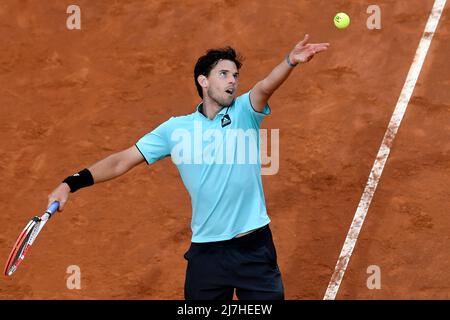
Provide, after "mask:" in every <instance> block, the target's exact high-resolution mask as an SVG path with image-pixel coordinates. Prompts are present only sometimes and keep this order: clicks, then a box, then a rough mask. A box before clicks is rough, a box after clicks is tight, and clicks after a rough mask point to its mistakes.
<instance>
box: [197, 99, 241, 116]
mask: <svg viewBox="0 0 450 320" xmlns="http://www.w3.org/2000/svg"><path fill="white" fill-rule="evenodd" d="M235 101H236V99H234V100H233V102H232V103H231V104H230V106H229V107H225V108H222V109H221V110H220V111H219V112H218V113H217V115H219V114H220V115H224V114H225V113H227V109H229V108H230V109H231V107H233V105H234V103H235ZM200 108H203V102H200V103H199V104H198V105H197V107H196V108H195V109H196V112H195V113H196V114H197V115H199V116H202V117H204V118H206V116H205V115H203V113H201V112H200V110H201V109H200ZM228 111H229V110H228ZM217 115H216V117H217Z"/></svg>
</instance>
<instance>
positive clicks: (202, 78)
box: [197, 74, 208, 89]
mask: <svg viewBox="0 0 450 320" xmlns="http://www.w3.org/2000/svg"><path fill="white" fill-rule="evenodd" d="M197 81H198V83H199V84H200V86H201V87H202V88H205V89H206V88H207V87H208V78H207V77H206V76H204V75H202V74H201V75H199V76H198V77H197Z"/></svg>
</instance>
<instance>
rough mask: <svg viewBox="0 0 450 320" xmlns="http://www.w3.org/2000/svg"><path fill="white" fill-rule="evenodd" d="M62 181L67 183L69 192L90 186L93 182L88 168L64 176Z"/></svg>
mask: <svg viewBox="0 0 450 320" xmlns="http://www.w3.org/2000/svg"><path fill="white" fill-rule="evenodd" d="M63 182H65V183H67V184H68V185H69V188H70V192H75V191H77V190H78V189H81V188H84V187H89V186H92V185H93V184H94V177H92V174H91V172H90V171H89V170H88V169H83V170H81V171H80V172H78V173H75V174H74V175H73V176H69V177H67V178H65V179H64V181H63Z"/></svg>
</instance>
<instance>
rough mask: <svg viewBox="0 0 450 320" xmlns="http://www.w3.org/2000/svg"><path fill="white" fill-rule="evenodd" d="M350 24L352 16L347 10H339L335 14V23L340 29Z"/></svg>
mask: <svg viewBox="0 0 450 320" xmlns="http://www.w3.org/2000/svg"><path fill="white" fill-rule="evenodd" d="M349 24H350V17H349V16H348V14H346V13H345V12H339V13H338V14H336V15H335V16H334V25H335V26H336V28H338V29H345V28H347V27H348V25H349Z"/></svg>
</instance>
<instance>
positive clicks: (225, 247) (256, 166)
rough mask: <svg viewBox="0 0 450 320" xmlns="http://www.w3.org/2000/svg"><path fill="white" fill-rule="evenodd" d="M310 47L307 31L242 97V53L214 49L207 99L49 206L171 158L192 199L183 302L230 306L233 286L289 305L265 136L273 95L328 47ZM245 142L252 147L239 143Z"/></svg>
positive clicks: (204, 78)
mask: <svg viewBox="0 0 450 320" xmlns="http://www.w3.org/2000/svg"><path fill="white" fill-rule="evenodd" d="M308 41H309V36H308V35H306V36H305V37H304V39H303V40H302V41H300V42H299V43H298V44H297V45H296V46H295V47H294V48H293V49H292V51H291V52H289V53H288V54H287V55H286V56H285V57H284V59H283V60H282V61H281V62H280V63H279V64H278V65H277V66H276V67H275V68H274V69H273V70H272V71H271V72H270V74H269V75H268V76H267V77H266V78H264V79H263V80H261V81H259V82H258V83H256V84H255V85H254V86H253V88H252V89H251V90H250V91H249V92H246V93H244V94H242V95H240V96H237V89H238V84H239V70H240V68H241V66H242V63H241V57H240V56H238V55H237V54H236V52H235V50H234V49H233V48H231V47H227V48H223V49H211V50H208V51H207V52H206V54H205V55H203V56H202V57H200V58H199V59H198V61H197V63H196V65H195V69H194V79H195V85H196V87H197V91H198V94H199V96H200V97H201V98H202V102H201V103H200V104H199V105H198V106H197V108H196V110H195V111H194V112H193V113H191V114H188V115H186V116H180V117H171V118H170V119H168V120H167V121H165V122H164V123H162V124H161V125H159V126H158V127H157V128H155V129H154V130H153V131H151V132H149V133H148V134H146V135H145V136H143V137H142V138H141V139H139V141H137V143H136V144H135V145H133V146H132V147H130V148H128V149H126V150H123V151H121V152H118V153H115V154H112V155H110V156H109V157H107V158H105V159H103V160H101V161H99V162H97V163H95V164H93V165H92V166H90V167H88V168H85V169H83V170H81V171H80V172H78V173H76V174H74V175H72V176H69V177H67V178H66V179H65V180H64V181H63V182H62V183H61V184H60V185H59V186H58V187H57V188H56V189H55V190H54V191H53V192H51V193H50V195H49V196H48V200H49V204H50V203H52V202H53V201H55V200H57V201H60V203H61V206H60V209H59V210H60V211H62V210H64V206H65V204H66V202H67V200H68V198H69V193H71V192H72V193H73V192H75V191H77V190H78V189H80V188H83V187H87V186H91V185H93V184H94V183H100V182H103V181H107V180H110V179H113V178H116V177H118V176H120V175H122V174H124V173H126V172H127V171H128V170H130V169H131V168H133V167H135V166H136V165H138V164H140V163H143V162H146V163H147V164H152V163H154V162H155V161H157V160H159V159H162V158H165V157H168V156H171V157H172V161H173V162H174V163H175V164H176V166H177V168H178V170H179V172H180V175H181V178H182V180H183V182H184V185H185V186H186V188H187V190H188V192H189V194H190V196H191V202H192V222H191V229H192V241H191V245H190V248H189V249H188V250H187V252H186V253H185V255H184V257H185V259H186V260H187V270H186V280H185V292H184V293H185V298H186V299H187V300H191V299H195V300H197V299H201V300H213V299H214V300H216V299H221V300H222V299H223V300H231V299H232V298H233V294H234V290H236V296H237V297H238V299H243V300H248V299H253V300H263V299H267V300H278V299H284V288H283V283H282V278H281V274H280V270H279V268H278V263H277V255H276V250H275V246H274V243H273V240H272V234H271V230H270V228H269V223H270V219H269V217H268V214H267V210H266V205H265V199H264V192H263V186H262V181H261V164H260V160H259V131H258V130H259V129H260V125H261V121H262V120H263V119H264V117H266V116H267V115H268V114H269V113H270V108H269V105H268V100H269V98H270V97H271V96H272V94H273V93H274V92H275V90H277V88H279V87H280V85H281V84H282V83H283V82H284V81H285V80H286V79H287V78H288V76H289V75H290V74H291V72H292V71H293V70H294V68H296V66H297V65H298V64H301V63H306V62H308V61H310V60H311V59H312V58H313V57H314V55H315V54H317V53H319V52H322V51H325V50H327V49H328V47H329V44H328V43H319V44H310V43H309V42H308ZM242 137H244V139H247V140H245V141H250V142H249V143H248V144H245V143H242V140H241V141H240V140H239V138H242ZM252 142H253V144H254V145H253V146H251V144H252ZM247 147H248V148H247ZM255 152H256V156H255ZM255 159H256V160H255Z"/></svg>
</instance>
